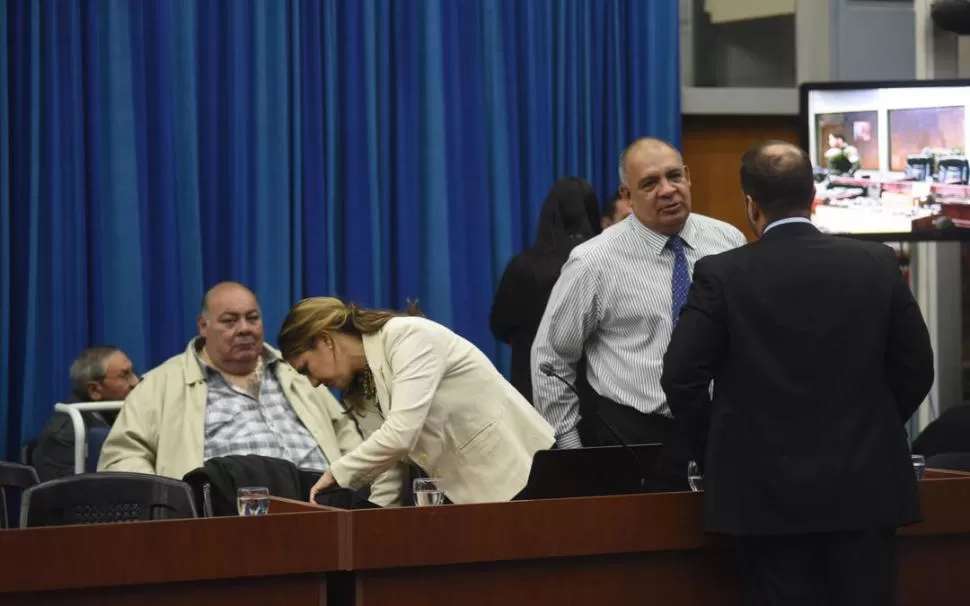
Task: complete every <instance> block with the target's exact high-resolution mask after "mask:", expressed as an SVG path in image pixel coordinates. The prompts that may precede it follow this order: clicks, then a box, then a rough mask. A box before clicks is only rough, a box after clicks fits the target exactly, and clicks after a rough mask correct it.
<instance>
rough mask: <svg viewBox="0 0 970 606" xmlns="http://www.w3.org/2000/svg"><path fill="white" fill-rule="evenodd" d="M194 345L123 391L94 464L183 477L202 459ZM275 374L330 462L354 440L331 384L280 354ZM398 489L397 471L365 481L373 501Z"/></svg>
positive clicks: (385, 499)
mask: <svg viewBox="0 0 970 606" xmlns="http://www.w3.org/2000/svg"><path fill="white" fill-rule="evenodd" d="M194 345H195V340H193V341H192V342H190V343H189V346H188V347H187V348H186V349H185V352H184V353H182V354H180V355H178V356H175V357H173V358H170V359H169V360H168V361H166V362H165V363H163V364H162V365H161V366H158V367H157V368H154V369H152V370H151V371H149V372H148V374H146V375H145V378H144V379H143V380H142V382H141V383H140V384H139V385H138V387H136V388H135V389H134V390H133V391H132V392H131V393H130V394H129V395H128V398H127V399H126V400H125V403H124V406H122V408H121V412H120V413H119V414H118V418H117V420H116V421H115V423H114V425H113V426H112V428H111V433H109V434H108V438H107V439H106V440H105V443H104V448H103V449H102V450H101V458H100V459H99V460H98V471H130V472H138V473H150V474H157V475H161V476H167V477H170V478H177V479H182V477H183V476H184V475H185V474H186V473H188V472H189V471H192V470H193V469H195V468H197V467H199V466H201V465H202V463H203V440H204V435H205V429H204V419H205V404H206V397H207V395H208V386H207V384H206V381H205V374H204V373H203V371H202V368H201V367H200V366H199V362H198V360H197V359H196V357H195V354H194V352H193V349H192V348H193V347H194ZM266 347H267V349H269V350H270V351H272V352H273V353H276V354H277V355H279V354H278V353H277V352H276V350H275V349H273V348H271V347H269V346H266ZM276 378H277V379H279V382H280V387H281V388H282V390H283V394H284V395H285V396H286V399H287V401H288V402H289V403H290V405H291V406H292V407H293V410H294V411H295V412H296V414H297V416H298V417H299V419H300V421H301V422H302V423H303V424H304V425H305V426H306V428H307V429H308V430H309V431H310V434H311V435H313V437H314V438H315V439H316V441H317V444H319V445H320V448H321V449H322V450H323V454H324V455H325V456H326V457H327V460H328V461H330V463H331V465H332V464H333V463H334V462H335V461H337V460H339V459H340V457H341V456H342V455H343V454H344V453H345V452H348V451H349V450H352V449H353V448H354V447H356V446H357V445H358V444H360V442H361V438H360V435H359V434H358V433H357V429H356V428H355V427H354V423H353V421H352V419H351V418H350V417H349V416H348V415H347V414H346V413H345V412H344V409H343V407H342V406H341V405H340V403H338V402H337V400H336V399H335V398H334V397H333V395H331V394H330V392H329V391H326V390H325V389H319V390H318V389H314V388H313V387H312V386H311V385H310V382H309V381H307V379H306V377H303V376H302V375H300V374H299V373H298V372H296V370H294V369H293V367H292V366H290V365H289V364H287V363H285V362H282V361H281V362H280V363H279V364H277V365H276ZM401 488H402V485H401V478H400V477H398V476H396V475H394V474H385V476H384V477H381V478H378V479H377V480H376V481H375V482H374V485H373V486H372V487H371V500H372V501H374V502H375V503H378V504H379V505H389V504H394V503H396V502H398V501H399V500H400V495H401ZM308 496H309V495H308Z"/></svg>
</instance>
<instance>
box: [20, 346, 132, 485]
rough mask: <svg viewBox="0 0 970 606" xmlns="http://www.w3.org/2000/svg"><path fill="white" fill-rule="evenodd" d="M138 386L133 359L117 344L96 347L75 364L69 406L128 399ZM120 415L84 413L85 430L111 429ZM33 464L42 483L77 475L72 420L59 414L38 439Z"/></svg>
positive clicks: (82, 353) (72, 372)
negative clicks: (79, 403)
mask: <svg viewBox="0 0 970 606" xmlns="http://www.w3.org/2000/svg"><path fill="white" fill-rule="evenodd" d="M135 385H138V376H137V375H136V374H135V371H134V369H133V368H132V364H131V360H129V359H128V356H126V355H125V352H123V351H121V350H120V349H118V348H117V347H115V346H114V345H95V346H93V347H89V348H87V349H85V350H84V351H82V352H81V353H80V354H79V355H78V357H77V358H75V359H74V363H73V364H71V397H70V398H69V399H68V403H71V404H74V403H78V402H113V401H121V400H124V399H125V398H126V397H128V393H129V392H131V390H132V389H134V388H135ZM116 416H117V413H114V412H95V411H90V412H82V413H81V417H82V418H83V419H84V427H85V428H86V429H91V428H93V427H105V428H107V427H110V426H111V423H113V422H114V419H115V417H116ZM31 463H32V464H33V466H34V467H36V468H37V475H38V476H40V480H41V481H42V482H46V481H47V480H53V479H54V478H60V477H62V476H69V475H72V474H73V473H74V425H73V424H72V423H71V417H69V416H68V415H67V414H66V413H63V412H55V413H54V414H53V415H52V416H51V418H50V420H49V421H47V425H45V426H44V430H43V432H42V433H41V434H40V437H39V438H38V439H37V448H36V449H34V452H33V455H32V457H31Z"/></svg>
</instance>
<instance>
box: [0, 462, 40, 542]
mask: <svg viewBox="0 0 970 606" xmlns="http://www.w3.org/2000/svg"><path fill="white" fill-rule="evenodd" d="M39 483H40V478H38V477H37V470H36V469H34V468H33V467H31V466H30V465H21V464H20V463H8V462H7V461H0V528H9V527H10V526H11V524H10V519H9V518H10V514H9V512H8V510H7V491H8V489H12V490H13V491H16V492H17V495H18V496H19V494H20V491H22V490H26V489H27V488H30V487H31V486H35V485H37V484H39Z"/></svg>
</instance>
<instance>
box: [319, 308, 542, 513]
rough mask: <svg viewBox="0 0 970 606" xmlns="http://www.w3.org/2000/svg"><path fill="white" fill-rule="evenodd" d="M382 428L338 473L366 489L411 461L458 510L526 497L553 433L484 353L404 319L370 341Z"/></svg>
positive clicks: (340, 479) (344, 481) (434, 327)
mask: <svg viewBox="0 0 970 606" xmlns="http://www.w3.org/2000/svg"><path fill="white" fill-rule="evenodd" d="M363 340H364V354H365V355H366V357H367V364H368V366H369V367H370V369H371V371H372V372H373V373H374V382H375V384H376V387H377V400H378V404H379V407H380V410H381V414H382V415H383V417H384V422H383V423H382V424H381V426H380V427H379V428H378V429H377V430H376V431H374V432H373V433H371V434H370V436H369V437H368V438H367V439H366V440H364V442H363V443H362V444H361V445H360V446H358V447H357V448H355V449H354V450H352V451H350V452H348V453H347V454H345V455H344V456H343V457H342V458H341V459H339V460H338V461H337V462H336V463H334V464H333V465H332V466H331V471H332V472H333V475H334V478H335V479H336V480H337V483H338V484H340V485H341V486H344V487H347V488H354V489H356V488H359V487H361V486H363V485H366V484H367V483H368V482H370V481H371V480H372V479H373V478H375V477H376V476H377V475H378V474H380V473H382V472H385V470H390V469H391V468H393V467H395V464H396V463H398V462H399V461H401V460H402V459H404V458H410V460H411V461H413V462H414V463H415V464H417V465H418V466H419V467H421V469H423V470H424V471H425V473H427V474H428V475H429V476H432V477H436V478H440V480H441V488H442V491H443V492H444V493H445V495H447V497H448V498H449V499H451V501H452V502H454V503H483V502H497V501H508V500H510V499H512V498H513V497H514V496H515V495H516V494H518V493H519V492H520V491H521V490H522V489H523V488H525V485H526V482H527V481H528V478H529V471H530V469H531V467H532V457H533V455H534V454H535V452H536V451H537V450H542V449H545V448H549V447H550V446H552V444H553V442H554V441H555V437H554V435H553V429H552V427H551V426H550V425H549V424H548V423H547V422H546V421H545V420H544V419H543V418H542V417H541V416H540V415H539V414H538V413H537V412H536V411H535V409H534V408H532V406H531V405H530V404H529V402H528V401H527V400H526V399H525V398H523V397H522V396H521V394H519V392H518V391H517V390H516V389H515V388H514V387H512V385H511V384H510V383H509V382H508V381H506V380H505V378H504V377H503V376H502V375H501V374H500V373H499V372H498V370H496V369H495V367H494V366H493V365H492V363H491V362H490V361H489V360H488V358H486V357H485V355H484V354H483V353H482V352H481V351H479V350H478V349H477V348H476V347H475V346H474V345H472V344H471V343H469V342H468V341H466V340H465V339H463V338H461V337H460V336H458V335H456V334H455V333H453V332H451V331H450V330H448V329H447V328H445V327H444V326H441V325H440V324H436V323H434V322H431V321H429V320H425V319H423V318H415V317H406V318H405V317H401V318H394V319H392V320H391V321H389V322H388V323H387V324H385V325H384V328H382V329H381V330H380V331H379V332H377V333H375V334H372V335H365V336H364V338H363Z"/></svg>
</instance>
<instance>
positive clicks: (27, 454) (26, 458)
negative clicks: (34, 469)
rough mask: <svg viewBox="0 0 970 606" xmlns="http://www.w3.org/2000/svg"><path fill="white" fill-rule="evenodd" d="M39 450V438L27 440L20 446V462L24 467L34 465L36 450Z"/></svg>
mask: <svg viewBox="0 0 970 606" xmlns="http://www.w3.org/2000/svg"><path fill="white" fill-rule="evenodd" d="M36 448H37V438H34V439H32V440H27V441H26V442H24V443H23V444H21V445H20V462H21V463H23V464H24V465H33V463H34V450H35V449H36Z"/></svg>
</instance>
